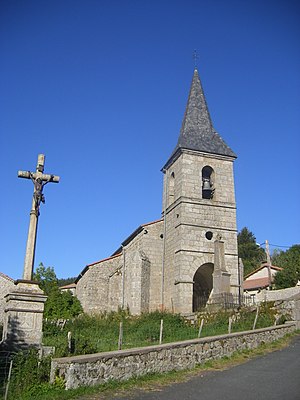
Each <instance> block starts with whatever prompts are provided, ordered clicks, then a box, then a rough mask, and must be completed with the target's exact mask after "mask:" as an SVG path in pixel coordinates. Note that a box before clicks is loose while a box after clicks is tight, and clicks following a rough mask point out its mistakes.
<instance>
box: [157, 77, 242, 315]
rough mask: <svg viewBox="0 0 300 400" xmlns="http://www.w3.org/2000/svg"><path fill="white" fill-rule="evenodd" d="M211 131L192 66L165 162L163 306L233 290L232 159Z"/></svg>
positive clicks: (190, 304) (183, 306) (180, 307)
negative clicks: (174, 139) (171, 148)
mask: <svg viewBox="0 0 300 400" xmlns="http://www.w3.org/2000/svg"><path fill="white" fill-rule="evenodd" d="M235 159H236V155H235V153H234V152H233V151H232V150H231V149H230V147H228V146H227V144H226V143H225V142H224V140H223V139H222V138H221V137H220V135H219V134H218V133H217V132H216V131H215V129H214V127H213V125H212V121H211V118H210V114H209V111H208V107H207V104H206V100H205V96H204V92H203V89H202V85H201V81H200V78H199V74H198V71H197V69H195V70H194V74H193V79H192V84H191V88H190V93H189V97H188V102H187V106H186V110H185V114H184V118H183V122H182V127H181V130H180V134H179V138H178V142H177V145H176V147H175V149H174V151H173V153H172V154H171V156H170V158H169V159H168V161H167V162H166V164H165V165H164V167H163V169H162V171H163V173H164V195H163V216H164V241H165V242H164V254H163V266H164V268H163V285H162V288H163V295H162V299H163V304H162V306H163V308H165V309H168V310H171V311H173V312H176V313H177V312H178V313H190V312H193V311H197V310H198V309H199V308H200V307H201V306H203V305H205V303H206V302H207V301H209V300H210V299H211V298H212V297H213V296H218V295H222V294H230V293H231V294H237V293H238V281H239V279H238V254H237V227H236V203H235V193H234V177H233V162H234V160H235Z"/></svg>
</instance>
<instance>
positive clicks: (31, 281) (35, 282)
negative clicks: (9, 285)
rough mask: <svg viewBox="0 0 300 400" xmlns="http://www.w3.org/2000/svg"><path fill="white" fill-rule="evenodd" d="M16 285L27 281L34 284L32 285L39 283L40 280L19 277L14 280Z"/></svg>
mask: <svg viewBox="0 0 300 400" xmlns="http://www.w3.org/2000/svg"><path fill="white" fill-rule="evenodd" d="M14 283H15V285H18V284H19V283H26V284H32V285H39V282H38V281H34V280H32V279H31V280H29V279H17V280H15V281H14Z"/></svg>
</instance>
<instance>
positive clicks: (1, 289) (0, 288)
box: [0, 272, 14, 324]
mask: <svg viewBox="0 0 300 400" xmlns="http://www.w3.org/2000/svg"><path fill="white" fill-rule="evenodd" d="M13 287H14V280H13V279H12V278H10V277H9V276H7V275H5V274H2V272H0V324H3V320H4V308H5V304H6V299H5V296H6V295H7V294H8V293H9V292H10V291H12V289H13Z"/></svg>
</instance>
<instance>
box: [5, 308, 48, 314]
mask: <svg viewBox="0 0 300 400" xmlns="http://www.w3.org/2000/svg"><path fill="white" fill-rule="evenodd" d="M10 311H12V312H25V313H33V314H43V312H44V308H42V309H40V310H34V309H32V308H14V307H10V308H6V309H5V310H4V312H10Z"/></svg>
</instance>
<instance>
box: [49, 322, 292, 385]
mask: <svg viewBox="0 0 300 400" xmlns="http://www.w3.org/2000/svg"><path fill="white" fill-rule="evenodd" d="M295 327H296V324H295V323H294V322H289V323H286V324H285V325H280V326H274V327H270V328H264V329H257V330H254V331H246V332H239V333H232V334H230V335H220V336H213V337H206V338H203V339H194V340H188V341H183V342H177V343H168V344H163V345H160V346H151V347H142V348H135V349H130V350H121V351H111V352H107V353H97V354H89V355H84V356H74V357H65V358H56V359H53V360H52V365H51V381H52V382H53V381H54V379H55V376H61V377H64V379H65V381H66V389H74V388H77V387H79V386H84V385H85V386H92V385H97V384H101V383H105V382H107V381H109V380H111V379H114V380H120V381H121V380H127V379H129V378H131V377H133V376H141V375H145V374H148V373H155V372H158V373H162V372H167V371H172V370H183V369H189V368H194V367H195V366H196V364H201V363H204V362H205V361H208V360H212V359H217V358H221V357H224V356H230V355H232V354H233V353H234V352H235V351H238V350H245V349H254V348H256V347H258V346H259V345H260V344H261V343H267V342H272V341H274V340H277V339H279V338H281V337H283V336H284V335H286V334H287V333H290V332H293V331H294V330H295Z"/></svg>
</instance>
